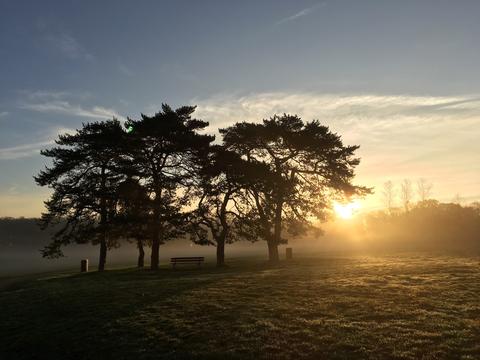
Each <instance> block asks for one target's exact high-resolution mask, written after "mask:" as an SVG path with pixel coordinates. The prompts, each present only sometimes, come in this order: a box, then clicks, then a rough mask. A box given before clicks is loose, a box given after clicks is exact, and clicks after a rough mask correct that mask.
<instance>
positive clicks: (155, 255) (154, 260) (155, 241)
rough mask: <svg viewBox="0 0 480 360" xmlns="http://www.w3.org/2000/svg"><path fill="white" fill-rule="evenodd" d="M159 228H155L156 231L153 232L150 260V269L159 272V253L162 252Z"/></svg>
mask: <svg viewBox="0 0 480 360" xmlns="http://www.w3.org/2000/svg"><path fill="white" fill-rule="evenodd" d="M159 231H160V230H159V229H158V226H155V230H154V231H153V238H152V255H151V260H150V269H152V270H158V264H159V252H160V240H159V238H158V235H159Z"/></svg>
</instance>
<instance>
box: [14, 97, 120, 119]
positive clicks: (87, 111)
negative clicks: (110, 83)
mask: <svg viewBox="0 0 480 360" xmlns="http://www.w3.org/2000/svg"><path fill="white" fill-rule="evenodd" d="M22 93H23V94H24V98H23V99H22V100H21V101H20V104H19V107H20V108H21V109H25V110H31V111H36V112H42V113H54V114H65V115H71V116H80V117H85V118H92V119H111V118H117V119H119V120H124V119H125V118H124V117H123V116H122V115H120V114H118V113H117V112H116V111H115V110H114V109H111V108H106V107H103V106H90V107H87V106H82V105H79V104H74V103H73V101H75V100H82V99H83V98H84V95H80V96H77V95H73V94H71V93H69V92H64V91H43V90H42V91H24V92H22Z"/></svg>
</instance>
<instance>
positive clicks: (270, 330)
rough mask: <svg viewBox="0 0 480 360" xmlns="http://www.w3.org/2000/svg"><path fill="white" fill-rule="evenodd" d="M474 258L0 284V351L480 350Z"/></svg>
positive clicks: (15, 355) (16, 354) (203, 354)
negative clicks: (0, 288)
mask: <svg viewBox="0 0 480 360" xmlns="http://www.w3.org/2000/svg"><path fill="white" fill-rule="evenodd" d="M479 264H480V263H479V259H478V258H465V257H463V258H462V257H446V256H445V257H441V256H435V257H433V256H431V257H429V256H425V255H416V256H412V255H408V256H407V255H405V256H392V257H344V258H340V257H338V258H326V257H310V258H299V259H297V260H295V261H294V262H291V263H282V264H280V265H279V266H277V267H268V266H267V265H266V264H265V263H262V261H261V260H258V261H255V260H242V259H238V260H236V261H232V262H231V266H230V267H229V268H228V269H225V270H216V269H214V268H211V267H209V266H208V264H207V266H206V267H204V268H203V269H199V270H197V269H184V270H175V271H172V270H171V269H168V268H164V269H162V270H160V271H158V272H151V271H147V270H143V271H140V270H133V269H127V270H115V271H107V272H106V273H103V274H98V273H88V274H75V275H71V274H70V275H68V274H67V275H58V276H50V277H47V276H46V275H43V276H42V277H40V278H30V279H25V278H24V279H23V280H22V281H19V282H17V283H10V284H7V285H5V286H4V287H3V289H2V290H0V308H1V312H0V359H2V360H3V359H33V358H42V359H73V358H75V359H127V358H128V359H161V358H180V359H182V358H208V359H232V358H233V359H235V358H238V359H244V358H251V359H257V358H258V359H262V358H263V359H302V358H305V359H323V358H328V359H345V358H349V359H363V358H369V359H385V358H398V359H418V358H424V359H479V358H480V265H479Z"/></svg>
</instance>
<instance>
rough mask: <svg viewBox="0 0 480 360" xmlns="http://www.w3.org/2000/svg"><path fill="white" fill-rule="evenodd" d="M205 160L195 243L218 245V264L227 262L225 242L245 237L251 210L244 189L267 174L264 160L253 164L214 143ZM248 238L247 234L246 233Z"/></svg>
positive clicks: (193, 221) (194, 218) (194, 215)
mask: <svg viewBox="0 0 480 360" xmlns="http://www.w3.org/2000/svg"><path fill="white" fill-rule="evenodd" d="M198 160H199V163H200V164H201V170H200V176H199V182H198V185H197V186H196V189H197V194H196V195H197V198H198V205H197V208H196V209H195V210H194V211H193V212H192V214H191V224H192V226H191V234H192V239H193V241H194V242H195V243H197V244H201V245H215V246H216V248H217V267H222V266H224V265H225V245H226V244H229V243H232V242H234V241H236V240H238V239H239V238H241V237H242V235H241V234H242V231H241V229H242V227H243V226H245V225H246V224H245V222H246V221H247V219H246V217H245V214H246V213H247V212H248V211H247V210H246V209H247V208H246V207H245V203H244V202H243V200H242V199H243V198H244V194H243V193H242V190H243V189H245V188H247V187H248V186H253V184H254V183H257V181H256V180H258V179H259V177H261V176H264V175H265V174H267V172H268V169H267V168H266V167H265V166H263V165H262V164H252V163H249V162H247V161H245V160H243V159H242V158H241V157H240V156H239V155H238V154H237V153H234V152H231V151H226V150H225V149H224V147H222V146H219V145H214V146H212V147H211V148H210V151H209V153H208V154H207V155H205V156H201V158H199V159H198ZM243 237H244V238H245V236H243Z"/></svg>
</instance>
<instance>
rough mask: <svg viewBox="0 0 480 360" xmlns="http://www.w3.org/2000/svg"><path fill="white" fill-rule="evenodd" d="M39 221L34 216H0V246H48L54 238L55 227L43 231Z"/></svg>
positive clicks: (3, 247) (37, 247) (38, 247)
mask: <svg viewBox="0 0 480 360" xmlns="http://www.w3.org/2000/svg"><path fill="white" fill-rule="evenodd" d="M38 222H39V219H34V218H11V217H4V218H0V248H2V249H3V250H5V248H20V247H29V248H36V249H41V248H42V247H44V246H46V245H47V244H48V243H49V242H50V241H51V240H52V235H53V233H54V229H48V230H46V231H42V230H41V229H40V227H39V226H38ZM39 255H40V254H39Z"/></svg>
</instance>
